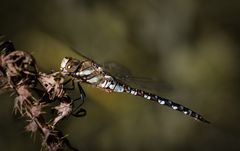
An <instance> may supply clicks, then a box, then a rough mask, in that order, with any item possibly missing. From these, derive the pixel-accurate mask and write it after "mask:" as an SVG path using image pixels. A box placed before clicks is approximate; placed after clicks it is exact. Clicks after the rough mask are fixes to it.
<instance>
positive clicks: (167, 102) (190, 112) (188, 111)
mask: <svg viewBox="0 0 240 151" xmlns="http://www.w3.org/2000/svg"><path fill="white" fill-rule="evenodd" d="M124 92H126V93H129V94H131V95H134V96H140V97H143V98H145V99H147V100H151V101H154V102H157V103H159V104H160V105H165V106H167V107H170V108H172V109H174V110H177V111H180V112H182V113H184V114H185V115H189V116H191V117H193V118H195V119H196V120H199V121H202V122H205V123H209V121H207V120H206V119H204V118H203V117H202V116H201V115H200V114H198V113H196V112H195V111H193V110H191V109H189V108H187V107H185V106H183V105H181V104H178V103H175V102H173V101H171V100H169V99H165V98H163V97H160V96H158V95H155V94H152V93H149V92H146V91H143V90H140V89H135V88H132V87H130V86H128V85H124Z"/></svg>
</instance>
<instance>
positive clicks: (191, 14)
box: [0, 0, 240, 151]
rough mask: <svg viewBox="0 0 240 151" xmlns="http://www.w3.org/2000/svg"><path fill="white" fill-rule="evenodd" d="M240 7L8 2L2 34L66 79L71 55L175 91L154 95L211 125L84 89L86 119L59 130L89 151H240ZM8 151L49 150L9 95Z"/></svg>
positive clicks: (217, 0) (5, 111)
mask: <svg viewBox="0 0 240 151" xmlns="http://www.w3.org/2000/svg"><path fill="white" fill-rule="evenodd" d="M239 14H240V1H239V0H229V1H225V0H208V1H203V0H202V1H201V0H195V1H193V0H121V1H120V0H119V1H117V0H51V1H50V0H1V3H0V18H1V21H0V31H1V32H0V33H1V34H4V35H6V36H7V38H8V39H11V40H12V41H13V42H14V43H15V45H16V47H17V48H18V49H21V50H26V51H29V52H31V53H32V54H33V55H34V56H35V57H36V60H37V63H38V65H39V67H40V69H41V70H42V71H50V70H52V69H53V70H58V69H59V64H60V61H61V59H62V58H63V57H64V56H72V57H77V58H78V55H77V53H76V52H75V51H73V50H72V49H69V48H70V47H72V48H74V49H75V50H77V51H79V52H80V53H83V54H84V55H86V56H88V57H90V58H92V59H94V60H95V61H97V62H99V63H104V62H106V61H114V62H117V63H120V64H122V65H124V66H126V67H127V68H128V69H129V70H130V71H131V72H132V73H133V75H135V76H137V77H149V78H153V79H158V80H160V79H161V81H163V83H164V82H166V83H169V85H171V88H170V89H167V88H166V89H165V88H164V87H162V86H161V83H160V84H159V83H157V82H156V83H155V85H154V86H152V87H151V85H148V86H147V88H145V90H149V91H151V92H154V93H157V94H159V95H161V96H164V97H167V98H170V99H172V100H175V101H176V102H179V103H182V104H184V105H186V106H188V107H190V108H192V109H193V110H195V111H197V112H199V113H200V114H203V115H204V116H205V117H206V118H207V119H208V120H210V121H211V122H212V124H211V125H207V124H203V123H200V122H197V121H195V120H193V119H191V118H189V117H187V116H184V115H183V114H181V113H179V112H176V111H173V110H170V109H168V108H166V107H162V106H160V105H157V104H155V103H151V102H148V101H144V99H142V98H138V97H134V96H130V95H127V94H109V93H105V92H103V91H101V90H97V89H95V88H92V87H91V86H88V85H83V87H84V89H85V91H86V94H87V101H86V103H85V104H84V107H85V109H86V110H87V111H88V114H87V116H86V117H83V118H74V117H70V118H68V119H66V120H64V121H63V122H62V123H61V124H60V125H59V126H60V128H61V129H62V130H63V132H64V133H65V134H68V138H69V140H70V141H71V143H72V145H73V146H75V147H77V148H79V149H80V150H81V151H92V150H97V151H111V150H115V151H159V150H161V151H176V150H177V151H215V150H217V151H226V150H228V151H239V150H240V126H239V124H240V122H239V121H238V119H239V117H240V109H239V107H240V101H239V80H240V79H239V78H240V72H239V57H240V55H239V54H240V52H239V48H240V19H239ZM0 100H1V106H0V118H1V121H0V128H1V135H0V148H1V150H9V151H23V150H24V151H25V150H40V142H39V139H38V137H37V138H36V139H34V138H35V137H34V136H31V135H30V134H29V133H26V132H25V131H24V126H25V125H26V122H25V121H24V120H23V119H22V118H21V117H16V116H13V114H12V109H13V102H14V98H13V97H11V98H9V93H7V94H1V96H0Z"/></svg>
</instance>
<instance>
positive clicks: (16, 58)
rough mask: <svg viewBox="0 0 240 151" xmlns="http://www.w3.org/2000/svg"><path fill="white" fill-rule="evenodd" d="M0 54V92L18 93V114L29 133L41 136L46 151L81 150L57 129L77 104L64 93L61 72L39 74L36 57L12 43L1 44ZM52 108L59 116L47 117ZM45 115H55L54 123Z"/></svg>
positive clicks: (15, 105) (16, 108)
mask: <svg viewBox="0 0 240 151" xmlns="http://www.w3.org/2000/svg"><path fill="white" fill-rule="evenodd" d="M0 50H1V56H0V89H1V90H10V91H14V92H15V93H16V97H15V104H14V110H15V113H16V112H17V111H18V112H19V113H20V115H21V116H23V117H25V118H26V121H27V122H28V125H27V126H26V127H25V128H26V131H28V132H31V133H37V132H40V135H41V138H42V143H41V144H42V149H43V150H47V151H61V150H64V149H65V148H66V147H68V150H69V149H70V150H77V149H75V148H73V147H72V146H71V145H70V142H69V141H68V140H67V138H66V137H65V136H64V135H63V134H62V132H61V131H59V130H57V129H56V125H57V124H58V123H59V122H60V121H62V120H63V119H64V118H65V117H67V116H69V115H71V114H72V111H73V109H72V108H73V101H72V99H71V97H70V96H69V95H68V93H67V92H66V91H65V89H64V84H63V82H64V77H63V76H62V75H61V74H60V73H59V72H55V73H51V74H46V73H42V72H39V71H38V69H37V65H36V62H35V59H34V58H33V56H32V55H31V54H29V53H27V52H24V51H20V50H15V49H14V46H13V44H12V43H11V42H9V41H7V42H4V43H1V44H0ZM39 85H40V86H39ZM39 87H40V90H39ZM36 94H37V95H36ZM55 101H59V104H58V105H56V106H53V105H52V104H51V103H52V102H55ZM48 107H51V108H52V109H54V110H56V112H57V115H55V114H51V113H47V111H46V110H45V109H46V108H48ZM44 114H48V115H51V117H52V118H51V119H50V121H46V119H45V118H44Z"/></svg>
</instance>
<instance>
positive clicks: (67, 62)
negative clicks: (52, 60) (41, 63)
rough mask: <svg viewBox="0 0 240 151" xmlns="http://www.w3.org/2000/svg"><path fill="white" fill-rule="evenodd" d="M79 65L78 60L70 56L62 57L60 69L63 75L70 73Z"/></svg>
mask: <svg viewBox="0 0 240 151" xmlns="http://www.w3.org/2000/svg"><path fill="white" fill-rule="evenodd" d="M79 66H80V61H79V60H77V59H74V58H71V57H65V58H63V60H62V62H61V67H60V70H61V72H62V74H63V75H71V74H72V73H75V72H76V71H77V70H78V68H79Z"/></svg>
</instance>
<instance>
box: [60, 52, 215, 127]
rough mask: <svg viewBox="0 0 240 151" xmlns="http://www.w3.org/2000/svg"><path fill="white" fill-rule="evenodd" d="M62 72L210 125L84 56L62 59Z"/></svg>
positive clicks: (200, 116)
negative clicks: (155, 103)
mask: <svg viewBox="0 0 240 151" xmlns="http://www.w3.org/2000/svg"><path fill="white" fill-rule="evenodd" d="M60 72H61V73H62V74H63V75H64V76H69V77H71V78H72V79H73V80H74V81H76V82H78V83H87V84H90V85H92V86H93V87H96V88H99V89H102V90H104V91H106V92H109V93H111V92H117V93H128V94H131V95H134V96H139V97H142V98H144V99H147V100H150V101H153V102H157V103H158V104H160V105H165V106H167V107H170V108H171V109H173V110H177V111H180V112H182V113H184V114H185V115H188V116H190V117H192V118H194V119H195V120H198V121H201V122H204V123H210V122H209V121H208V120H206V119H205V118H204V117H203V116H202V115H200V114H198V113H197V112H195V111H193V110H191V109H189V108H188V107H185V106H183V105H181V104H179V103H176V102H174V101H172V100H169V99H166V98H164V97H161V96H159V95H155V94H153V93H150V92H147V91H144V90H141V89H138V88H134V87H132V86H130V85H128V84H125V83H124V82H122V81H121V80H119V79H117V78H116V77H115V76H113V75H112V74H111V73H109V72H107V71H106V70H105V69H104V67H103V66H101V65H100V64H98V63H97V62H95V61H94V60H92V59H90V58H88V57H85V56H83V59H82V60H79V59H76V58H72V57H65V58H63V59H62V62H61V67H60Z"/></svg>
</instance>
